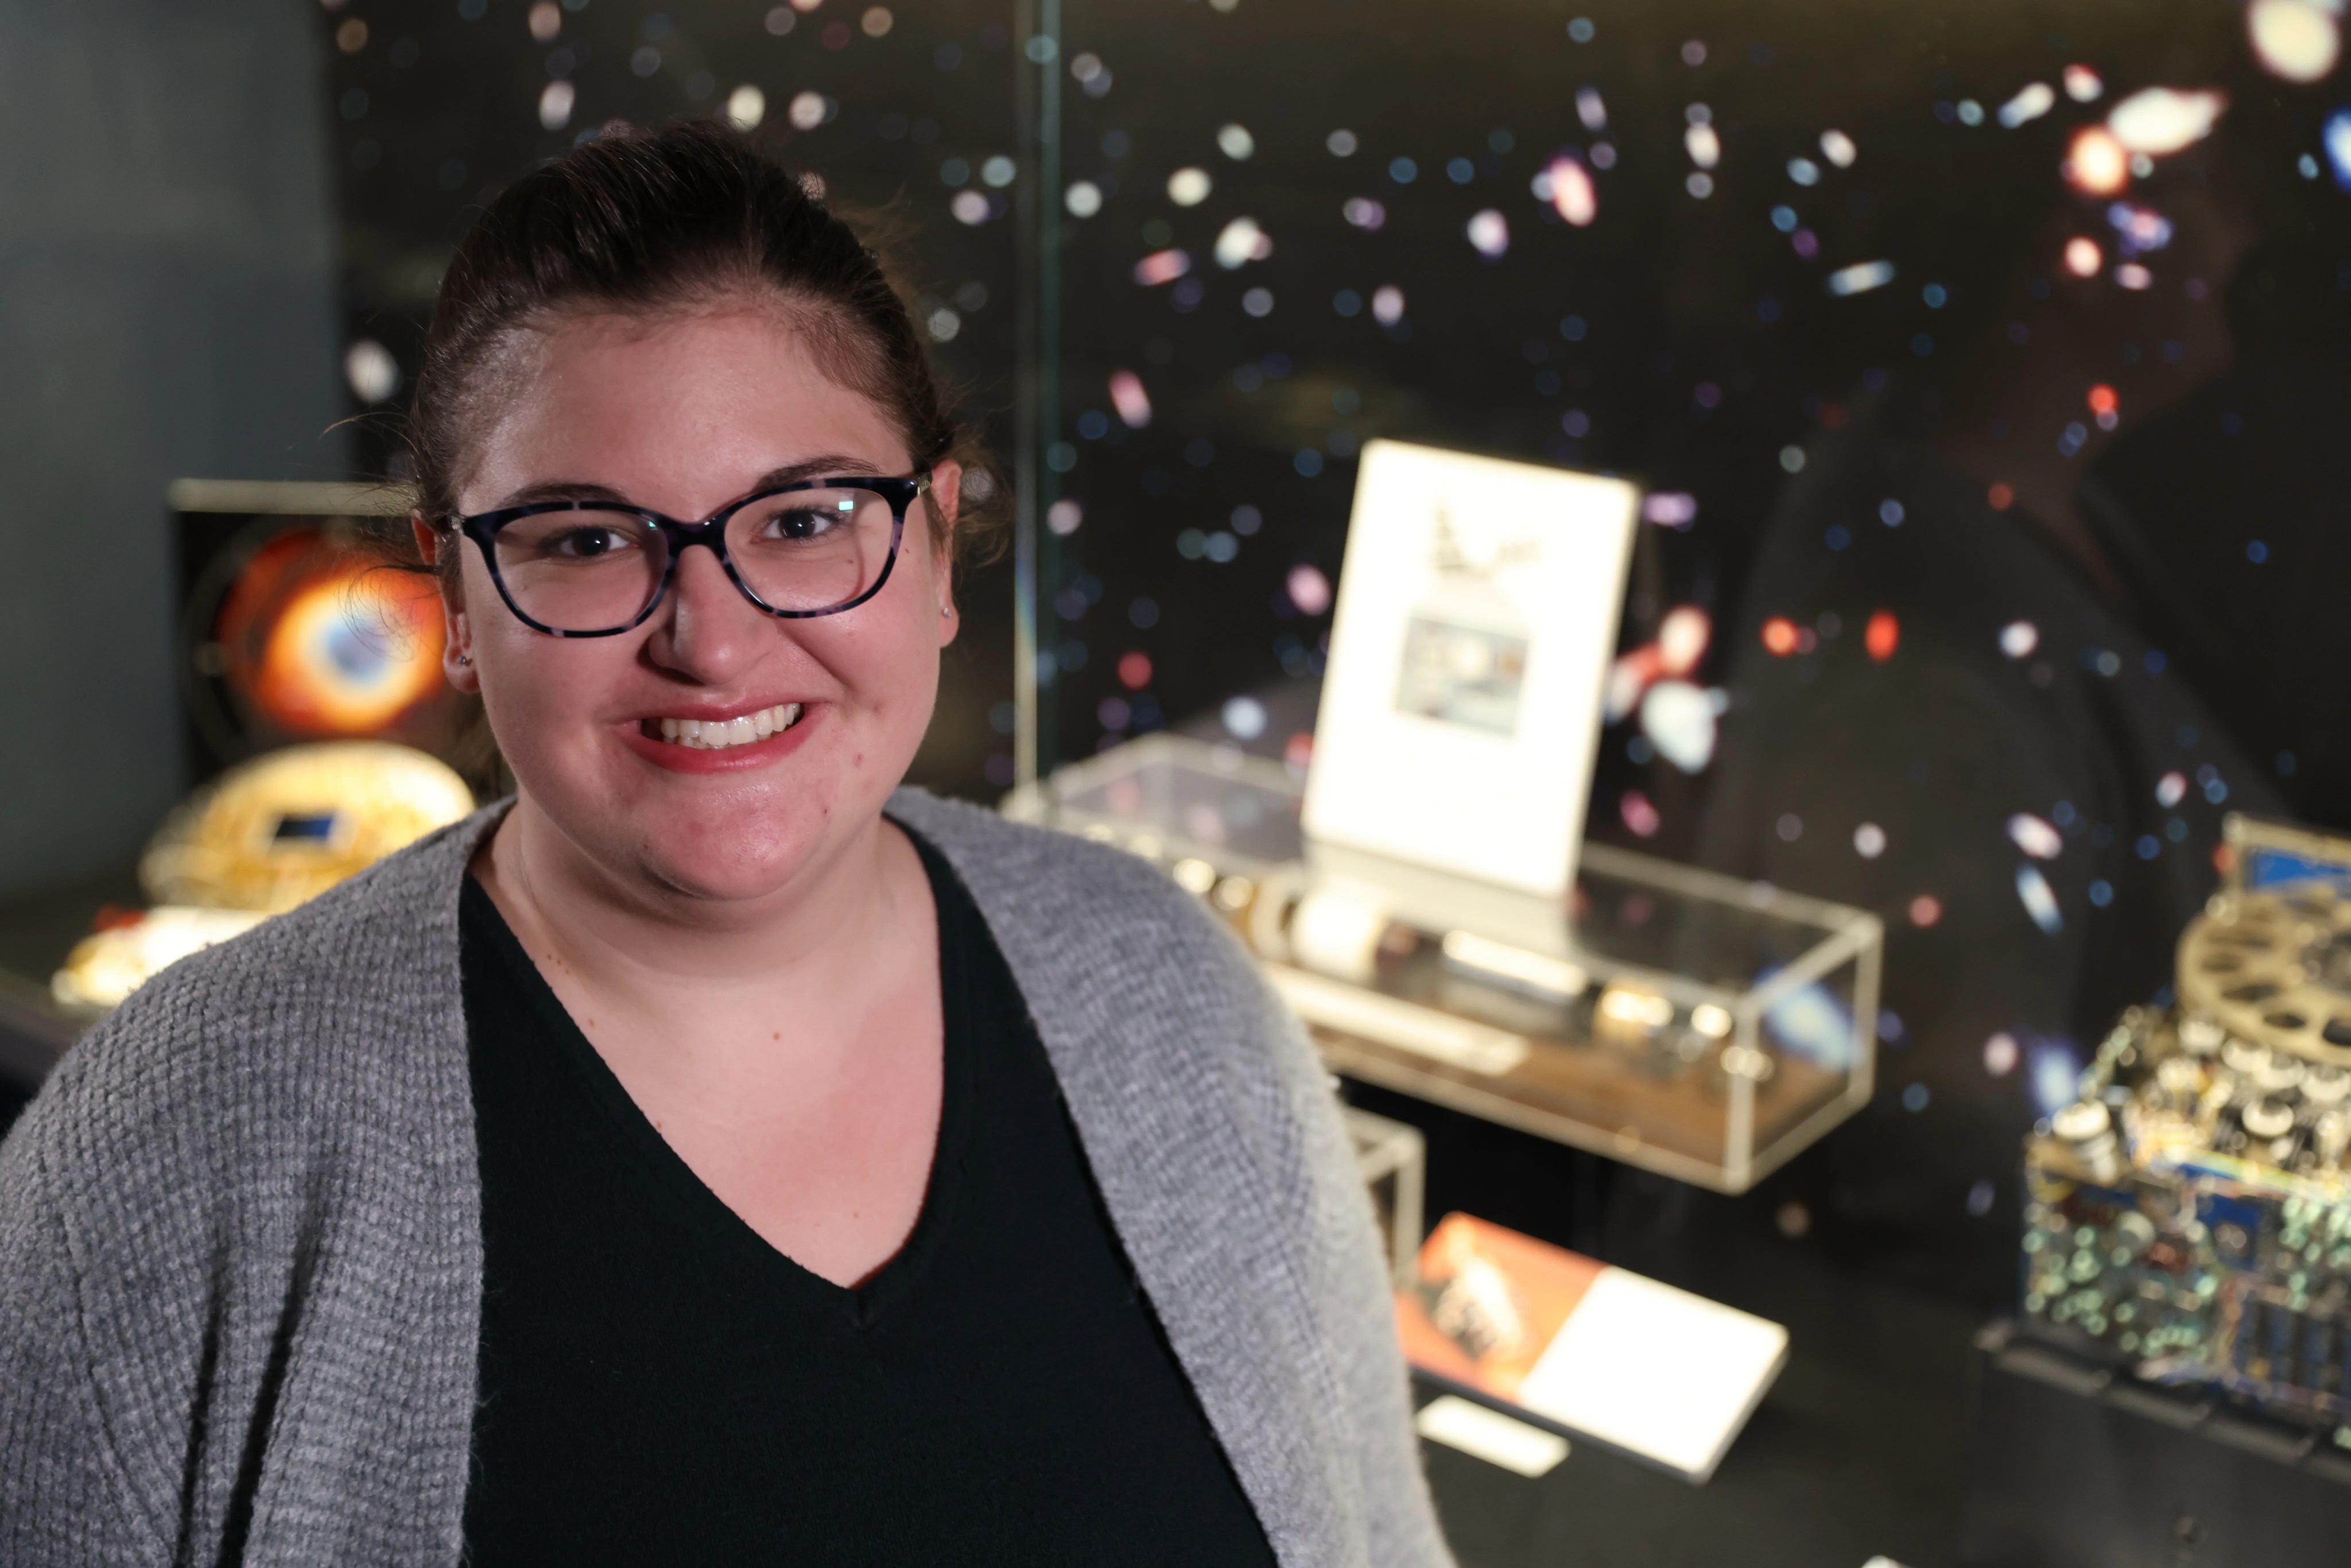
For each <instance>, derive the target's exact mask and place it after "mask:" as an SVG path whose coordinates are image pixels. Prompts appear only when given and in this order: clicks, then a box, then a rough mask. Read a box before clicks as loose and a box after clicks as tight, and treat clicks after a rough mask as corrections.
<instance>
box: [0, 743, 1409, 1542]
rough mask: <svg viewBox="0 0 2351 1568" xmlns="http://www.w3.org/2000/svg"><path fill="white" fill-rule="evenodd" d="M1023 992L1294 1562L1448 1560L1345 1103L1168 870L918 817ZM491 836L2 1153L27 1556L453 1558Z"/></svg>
mask: <svg viewBox="0 0 2351 1568" xmlns="http://www.w3.org/2000/svg"><path fill="white" fill-rule="evenodd" d="M888 810H889V814H890V815H891V816H892V817H893V818H894V819H895V820H897V821H900V822H903V823H904V824H905V825H906V826H907V827H909V828H911V829H912V830H913V831H915V832H917V833H920V834H921V835H922V836H923V837H925V839H927V840H928V841H930V842H932V843H933V844H935V846H937V848H938V849H939V851H940V852H942V853H943V854H944V855H945V856H946V859H947V861H948V862H949V863H950V864H952V865H953V866H954V868H955V870H956V874H957V875H958V876H960V877H961V878H962V879H963V881H964V883H965V884H966V885H967V887H968V888H969V889H970V891H971V894H972V897H973V899H974V900H975V901H976V902H977V904H978V906H979V909H980V912H981V914H982V915H984V916H985V917H986V919H987V924H988V927H989V930H990V932H991V933H992V934H993V935H994V936H995V938H996V941H997V943H998V946H1000V947H1001V948H1002V950H1003V953H1004V956H1005V959H1006V961H1007V962H1008V964H1009V966H1010V967H1011V969H1012V973H1013V975H1014V977H1015V978H1016V979H1017V980H1018V981H1019V986H1020V989H1021V992H1022V994H1023V995H1024V996H1025V997H1026V998H1027V999H1028V1003H1029V1009H1030V1012H1031V1013H1032V1015H1033V1017H1034V1019H1035V1022H1036V1025H1037V1030H1038V1033H1039V1035H1040V1037H1041V1038H1042V1040H1044V1043H1045V1048H1046V1051H1047V1053H1048V1055H1049V1056H1050V1058H1051V1061H1052V1063H1053V1067H1054V1071H1056V1073H1057V1074H1058V1075H1059V1077H1060V1080H1061V1088H1062V1092H1063V1093H1064V1094H1065V1096H1066V1097H1067V1100H1068V1103H1069V1107H1070V1112H1071V1117H1072V1119H1073V1120H1074V1122H1075V1124H1076V1125H1077V1129H1078V1134H1079V1138H1080V1141H1081V1144H1082V1145H1083V1146H1084V1149H1085V1152H1086V1155H1087V1157H1088V1158H1089V1160H1090V1161H1091V1162H1092V1167H1093V1171H1094V1175H1095V1178H1096V1180H1097V1182H1098V1183H1099V1184H1100V1186H1101V1189H1102V1198H1103V1201H1104V1204H1105V1206H1106V1207H1107V1208H1108V1210H1109V1213H1110V1216H1111V1219H1112V1221H1113V1225H1114V1226H1115V1228H1116V1229H1117V1232H1118V1236H1119V1239H1120V1240H1121V1242H1122V1243H1123V1245H1124V1247H1125V1249H1126V1252H1127V1255H1128V1257H1129V1259H1130V1260H1132V1262H1133V1264H1134V1269H1135V1271H1136V1273H1137V1275H1138V1277H1139V1278H1140V1280H1141V1281H1142V1283H1143V1285H1144V1289H1145V1291H1147V1292H1148V1293H1149V1296H1150V1298H1151V1301H1152V1304H1153V1306H1154V1307H1155V1309H1156V1311H1157V1312H1158V1314H1159V1317H1160V1320H1161V1322H1162V1323H1163V1324H1164V1325H1165V1331H1166V1333H1167V1337H1168V1339H1169V1341H1170V1343H1171V1344H1172V1345H1173V1347H1174V1349H1175V1355H1176V1358H1177V1360H1178V1361H1179V1362H1180V1363H1181V1364H1182V1365H1183V1367H1184V1370H1185V1372H1186V1374H1187V1375H1189V1376H1190V1378H1191V1380H1192V1384H1193V1386H1194V1388H1195V1389H1196V1391H1197V1393H1198V1395H1199V1398H1200V1403H1201V1406H1202V1407H1203V1408H1204V1409H1205V1410H1206V1411H1207V1416H1208V1420H1209V1422H1210V1424H1211V1426H1212V1427H1214V1428H1215V1430H1216V1433H1217V1437H1218V1439H1219V1440H1220V1441H1221V1442H1222V1443H1223V1445H1224V1448H1225V1450H1226V1452H1227V1454H1228V1456H1229V1457H1230V1458H1231V1461H1232V1464H1233V1468H1234V1469H1235V1471H1236V1472H1237V1473H1238V1476H1239V1479H1240V1482H1241V1486H1242V1489H1243V1490H1244V1491H1245V1492H1246V1493H1247V1495H1248V1497H1249V1501H1250V1504H1251V1505H1252V1506H1253V1507H1254V1508H1255V1509H1256V1511H1257V1513H1258V1517H1259V1521H1260V1522H1262V1524H1263V1525H1264V1527H1265V1530H1266V1533H1267V1536H1268V1538H1269V1539H1270V1541H1271V1542H1272V1543H1273V1547H1274V1551H1275V1552H1276V1554H1277V1556H1278V1557H1279V1558H1280V1562H1281V1563H1284V1564H1285V1565H1293V1568H1307V1565H1312V1568H1322V1565H1326V1564H1328V1565H1332V1568H1337V1565H1342V1564H1365V1565H1372V1564H1377V1565H1381V1568H1386V1565H1389V1564H1395V1565H1398V1568H1403V1565H1419V1564H1443V1563H1447V1562H1448V1561H1449V1559H1448V1558H1447V1554H1446V1550H1445V1547H1444V1545H1443V1543H1442V1541H1441V1539H1440V1537H1439V1535H1438V1532H1437V1523H1436V1519H1435V1515H1434V1513H1433V1511H1432V1510H1431V1507H1430V1504H1429V1500H1428V1494H1427V1489H1426V1485H1425V1483H1424V1481H1423V1479H1422V1477H1421V1473H1420V1469H1419V1463H1418V1457H1417V1454H1416V1449H1415V1446H1414V1441H1413V1437H1412V1434H1411V1430H1410V1425H1409V1409H1408V1401H1407V1398H1406V1389H1405V1375H1404V1368H1403V1364H1402V1361H1401V1358H1400V1356H1399V1354H1398V1352H1397V1348H1396V1340H1395V1328H1394V1323H1393V1318H1392V1314H1391V1311H1390V1308H1389V1305H1388V1299H1387V1289H1386V1283H1385V1271H1384V1268H1383V1266H1382V1264H1381V1261H1380V1258H1379V1255H1378V1244H1377V1241H1376V1239H1375V1236H1374V1226H1373V1219H1372V1214H1371V1209H1370V1206H1369V1202H1368V1199H1367V1197H1366V1196H1365V1194H1364V1187H1363V1186H1362V1184H1361V1182H1360V1181H1359V1180H1358V1178H1357V1176H1356V1174H1355V1166H1354V1160H1353V1154H1352V1152H1351V1150H1350V1148H1349V1145H1348V1142H1347V1138H1346V1134H1345V1132H1344V1130H1343V1126H1342V1124H1341V1121H1340V1118H1339V1116H1338V1114H1337V1111H1336V1108H1335V1104H1334V1102H1333V1098H1332V1083H1331V1080H1330V1079H1329V1077H1328V1075H1327V1074H1325V1073H1324V1071H1322V1067H1321V1065H1320V1064H1319V1063H1318V1061H1316V1060H1315V1057H1314V1054H1313V1052H1312V1051H1311V1048H1310V1047H1309V1046H1308V1044H1307V1042H1306V1040H1305V1039H1304V1037H1303V1036H1302V1034H1301V1031H1300V1030H1299V1029H1298V1026H1297V1024H1296V1022H1295V1021H1294V1020H1293V1019H1290V1016H1289V1014H1288V1013H1287V1012H1286V1011H1285V1010H1284V1009H1282V1008H1281V1006H1280V1003H1279V1002H1278V1001H1277V1000H1276V999H1275V998H1272V997H1271V995H1270V993H1269V992H1268V990H1267V989H1266V988H1265V986H1264V984H1263V982H1262V981H1261V980H1260V979H1259V977H1258V976H1257V975H1256V973H1255V971H1254V970H1253V969H1252V967H1250V965H1249V960H1248V957H1247V956H1246V955H1245V954H1244V953H1243V951H1242V950H1241V948H1240V947H1239V946H1238V943H1236V942H1235V941H1234V940H1233V939H1232V938H1231V937H1230V936H1228V934H1227V933H1226V932H1225V931H1223V930H1222V929H1221V928H1219V927H1218V926H1217V925H1216V924H1215V922H1213V921H1212V920H1211V919H1210V918H1208V916H1207V915H1206V913H1205V912H1203V911H1202V910H1201V909H1200V908H1199V907H1198V906H1197V905H1196V904H1195V903H1193V901H1191V900H1190V899H1189V898H1188V897H1186V895H1184V894H1181V893H1180V892H1178V891H1176V890H1175V889H1174V888H1173V887H1172V886H1171V885H1170V884H1168V883H1167V882H1166V881H1165V879H1164V878H1163V877H1161V876H1160V875H1159V874H1158V873H1156V872H1155V871H1153V870H1152V869H1151V868H1150V867H1148V866H1146V865H1144V863H1143V862H1140V861H1136V860H1133V859H1131V858H1129V857H1127V856H1125V855H1123V854H1122V853H1120V852H1116V851H1113V850H1108V849H1104V848H1102V847H1101V846H1098V845H1093V844H1090V843H1086V842H1083V841H1078V840H1074V839H1071V838H1068V837H1065V836H1062V835H1059V834H1054V833H1050V832H1046V831H1040V830H1036V829H1030V828H1023V827H1019V826H1015V825H1013V824H1010V823H1008V822H1005V821H1000V820H999V819H998V818H996V817H994V816H992V815H990V814H988V813H987V812H985V811H981V810H977V809H975V808H972V807H969V806H963V805H957V804H953V803H950V802H946V801H942V800H935V799H934V798H932V797H930V796H927V795H925V794H922V793H921V792H919V791H915V790H908V789H902V790H900V791H899V792H898V793H897V794H896V795H894V796H893V798H892V800H891V802H890V805H889V808H888ZM495 821H496V811H495V810H488V811H485V812H482V813H480V814H479V815H477V816H475V817H474V818H472V819H469V820H468V821H465V822H464V823H461V824H459V825H457V826H455V827H454V828H451V829H448V830H445V831H442V832H440V833H437V834H435V835H434V836H433V837H431V838H428V839H426V840H425V841H423V842H421V843H419V844H417V845H415V846H413V847H412V848H411V849H409V850H406V851H404V852H402V853H400V854H398V855H396V856H394V857H392V859H390V860H388V861H386V862H383V863H382V864H381V865H378V866H376V867H374V868H373V869H372V870H371V871H369V872H367V873H364V874H362V875H360V876H359V877H357V878H354V879H353V880H352V881H350V882H349V883H344V884H343V885H342V886H340V887H339V888H336V889H334V890H333V891H331V892H329V893H328V894H324V895H323V896H321V897H319V898H318V899H315V900H313V901H312V902H311V903H309V904H305V905H303V906H302V907H301V908H299V909H298V910H295V911H293V912H292V913H290V914H287V915H280V916H278V917H277V918H275V919H273V920H270V921H267V922H266V923H265V924H263V925H260V926H258V927H256V929H255V930H254V931H252V932H250V933H248V934H247V935H246V936H242V937H239V938H238V939H237V940H235V941H234V942H230V943H226V944H224V945H223V946H218V947H214V948H212V949H209V950H207V951H205V952H204V953H200V954H198V955H197V956H194V957H192V958H189V959H187V960H185V961H184V962H182V963H180V964H177V965H174V966H173V967H172V968H170V969H169V970H167V971H166V972H165V973H163V974H162V975H161V976H159V977H156V978H155V979H154V980H152V981H151V982H150V983H149V984H148V985H147V986H145V987H144V988H141V990H139V991H138V992H137V993H135V994H134V995H133V996H132V997H131V999H130V1001H129V1002H128V1003H126V1004H125V1005H124V1006H123V1007H122V1008H121V1009H120V1010H118V1011H117V1012H116V1013H115V1014H113V1015H112V1016H111V1017H110V1018H109V1019H107V1020H106V1021H105V1022H104V1023H103V1024H101V1025H100V1026H99V1028H97V1029H96V1030H93V1031H92V1032H91V1034H90V1035H89V1038H87V1039H86V1040H83V1041H82V1042H81V1043H79V1044H78V1045H77V1046H76V1047H75V1048H74V1049H73V1050H72V1051H70V1052H68V1054H67V1057H66V1059H65V1061H63V1062H62V1063H61V1064H60V1065H59V1067H58V1069H57V1071H56V1072H55V1073H54V1074H53V1075H52V1077H51V1078H50V1080H49V1082H48V1083H47V1085H46V1086H45V1087H44V1088H43V1089H42V1091H41V1093H40V1095H39V1096H38V1098H37V1100H36V1101H35V1102H34V1103H33V1105H32V1106H31V1107H30V1108H29V1109H28V1110H27V1111H26V1113H25V1114H24V1116H23V1117H22V1118H21V1119H20V1120H19V1122H18V1124H17V1125H16V1128H15V1130H14V1131H13V1132H12V1133H11V1134H9V1137H8V1140H7V1142H6V1143H5V1145H0V1563H7V1564H9V1565H11V1568H37V1565H38V1568H47V1565H49V1564H57V1565H59V1568H64V1565H68V1564H69V1565H71V1568H101V1565H111V1564H132V1563H137V1564H162V1563H172V1564H196V1563H204V1564H212V1563H252V1564H287V1565H294V1564H301V1565H304V1568H316V1565H318V1564H325V1563H334V1564H354V1565H355V1564H378V1563H382V1564H402V1565H407V1564H416V1565H419V1568H425V1565H430V1568H451V1565H454V1564H455V1563H458V1562H459V1561H460V1560H461V1554H462V1552H463V1546H464V1543H463V1542H462V1540H461V1535H460V1521H461V1518H462V1514H463V1510H464V1503H465V1486H466V1479H467V1469H468V1450H469V1444H470V1441H471V1436H472V1428H473V1417H474V1406H475V1389H476V1380H475V1370H476V1369H475V1362H476V1354H477V1350H478V1345H479V1341H480V1325H481V1292H482V1234H481V1183H480V1176H479V1172H478V1169H477V1166H476V1163H475V1139H474V1117H473V1103H472V1097H471V1093H470V1090H469V1086H468V1079H467V1072H466V1038H465V1012H464V1008H463V1005H462V1003H461V1000H460V993H459V981H458V960H457V897H458V892H459V890H460V888H461V886H462V885H463V878H464V877H465V868H466V865H467V862H468V861H469V860H470V858H471V856H472V854H473V852H474V850H475V846H476V845H477V843H478V842H479V841H480V839H481V837H482V835H483V833H484V832H485V831H486V830H487V829H488V827H489V826H490V825H491V824H492V823H494V822H495Z"/></svg>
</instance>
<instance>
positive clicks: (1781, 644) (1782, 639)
mask: <svg viewBox="0 0 2351 1568" xmlns="http://www.w3.org/2000/svg"><path fill="white" fill-rule="evenodd" d="M1797 641H1798V638H1797V636H1796V623H1795V622H1792V621H1791V620H1789V619H1788V618H1787V617H1786V616H1784V615H1774V616H1773V617H1771V619H1770V620H1769V621H1766V622H1763V651H1764V652H1765V653H1770V654H1771V655H1773V656H1774V657H1775V658H1782V659H1784V658H1786V657H1787V656H1788V655H1789V654H1791V653H1794V652H1795V651H1796V643H1797Z"/></svg>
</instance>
